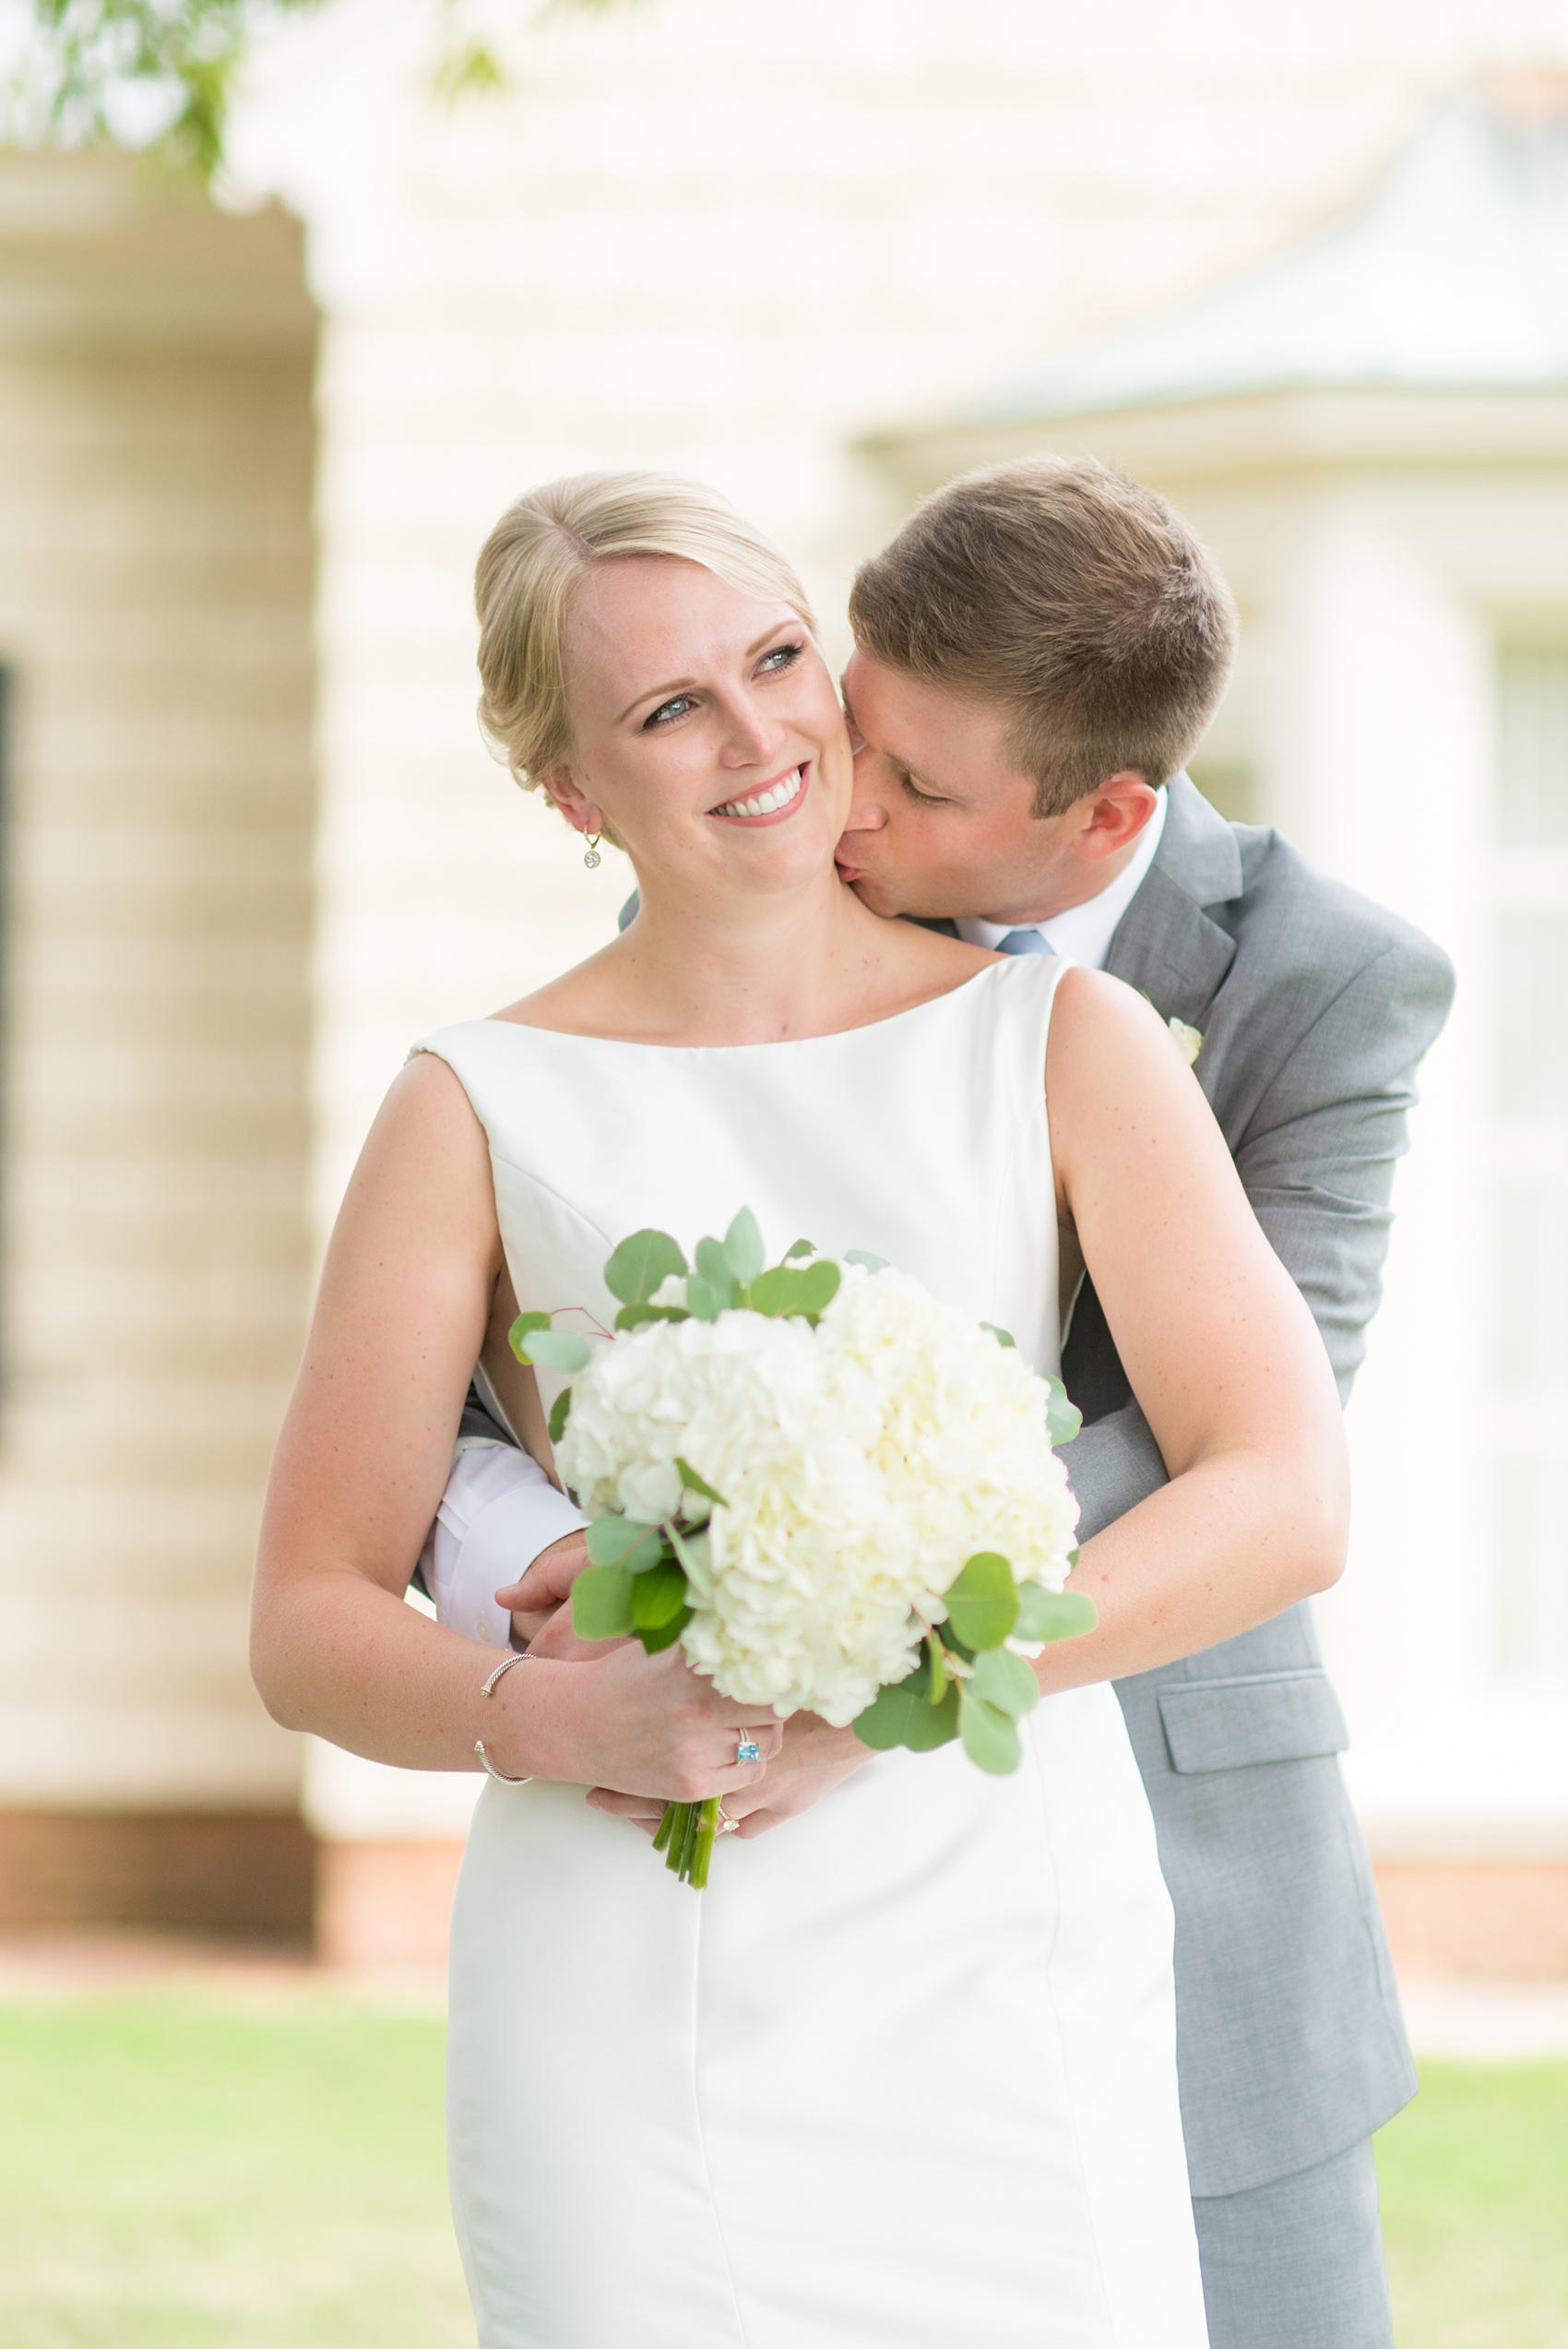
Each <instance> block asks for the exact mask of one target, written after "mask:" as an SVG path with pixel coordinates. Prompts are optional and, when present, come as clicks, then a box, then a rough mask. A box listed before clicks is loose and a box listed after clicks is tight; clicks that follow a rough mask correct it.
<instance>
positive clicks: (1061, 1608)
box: [1016, 1582, 1099, 1640]
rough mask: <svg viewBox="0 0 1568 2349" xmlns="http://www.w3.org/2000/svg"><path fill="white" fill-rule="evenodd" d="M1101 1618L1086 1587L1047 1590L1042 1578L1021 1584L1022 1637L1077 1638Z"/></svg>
mask: <svg viewBox="0 0 1568 2349" xmlns="http://www.w3.org/2000/svg"><path fill="white" fill-rule="evenodd" d="M1098 1622H1099V1616H1098V1615H1097V1614H1096V1612H1095V1604H1094V1601H1093V1600H1092V1599H1091V1598H1088V1597H1087V1596H1086V1594H1085V1593H1084V1592H1082V1591H1043V1590H1041V1588H1040V1586H1039V1583H1038V1582H1025V1583H1022V1584H1020V1586H1019V1590H1018V1620H1017V1624H1016V1636H1017V1637H1018V1638H1019V1639H1020V1640H1077V1639H1081V1638H1082V1637H1083V1634H1084V1633H1085V1632H1086V1631H1092V1630H1093V1629H1094V1628H1095V1625H1096V1624H1097V1623H1098Z"/></svg>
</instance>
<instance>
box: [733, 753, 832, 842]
mask: <svg viewBox="0 0 1568 2349" xmlns="http://www.w3.org/2000/svg"><path fill="white" fill-rule="evenodd" d="M811 770H812V762H811V760H810V759H809V758H804V759H802V761H801V762H800V764H799V765H798V766H795V767H787V768H786V769H784V772H783V773H782V774H781V775H775V776H774V777H773V778H772V780H771V781H768V782H766V783H759V784H758V785H757V787H756V789H755V790H754V791H749V792H744V793H742V794H741V796H740V797H739V798H737V799H727V800H721V801H720V802H719V805H717V806H714V807H710V808H709V809H708V811H707V812H708V814H709V815H710V816H712V817H715V818H716V819H717V820H718V821H719V823H721V824H743V825H745V826H746V827H747V829H754V828H755V827H756V826H758V825H762V824H784V823H788V821H789V819H790V817H791V816H793V815H795V814H797V813H798V811H799V809H800V806H801V804H802V801H803V800H804V798H805V795H806V787H807V785H808V783H809V781H810V780H811Z"/></svg>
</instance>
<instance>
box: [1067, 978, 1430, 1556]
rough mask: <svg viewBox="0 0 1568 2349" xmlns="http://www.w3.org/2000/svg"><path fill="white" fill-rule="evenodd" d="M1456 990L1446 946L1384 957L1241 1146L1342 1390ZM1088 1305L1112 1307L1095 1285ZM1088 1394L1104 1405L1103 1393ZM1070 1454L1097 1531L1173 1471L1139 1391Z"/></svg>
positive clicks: (1271, 1092) (1246, 1179) (1276, 1081)
mask: <svg viewBox="0 0 1568 2349" xmlns="http://www.w3.org/2000/svg"><path fill="white" fill-rule="evenodd" d="M1453 993H1454V976H1453V971H1452V968H1451V966H1450V964H1449V962H1448V960H1447V958H1446V956H1445V955H1443V953H1441V952H1440V950H1439V949H1438V948H1436V947H1433V946H1431V945H1429V944H1428V942H1427V941H1426V940H1424V939H1420V940H1417V939H1414V938H1409V939H1407V940H1401V941H1399V942H1396V943H1395V944H1393V945H1391V946H1389V947H1388V948H1386V949H1385V950H1384V952H1383V953H1381V954H1379V955H1377V956H1375V957H1374V958H1373V959H1372V960H1371V961H1370V962H1368V963H1367V964H1366V965H1365V966H1364V967H1363V968H1362V969H1361V970H1360V971H1359V972H1357V973H1356V975H1355V976H1354V978H1352V979H1351V980H1350V981H1349V982H1348V984H1347V985H1346V986H1345V987H1344V988H1342V989H1341V991H1340V992H1339V994H1338V995H1336V996H1335V997H1334V999H1333V1001H1332V1002H1331V1003H1329V1004H1328V1005H1327V1007H1326V1008H1324V1011H1323V1012H1322V1013H1320V1015H1319V1017H1318V1018H1317V1019H1315V1020H1314V1021H1313V1025H1312V1026H1311V1028H1309V1029H1308V1031H1306V1033H1305V1034H1304V1035H1303V1036H1301V1038H1300V1040H1299V1041H1298V1042H1297V1043H1295V1044H1294V1045H1293V1047H1292V1049H1291V1050H1290V1052H1289V1055H1287V1057H1286V1059H1285V1060H1284V1061H1283V1062H1282V1064H1281V1065H1280V1067H1279V1068H1278V1069H1277V1071H1276V1073H1275V1075H1274V1077H1273V1079H1271V1080H1270V1082H1269V1084H1268V1087H1267V1089H1266V1091H1265V1093H1264V1094H1263V1096H1262V1098H1261V1100H1260V1101H1259V1103H1258V1104H1257V1107H1256V1109H1255V1110H1254V1112H1253V1115H1252V1117H1251V1119H1250V1120H1249V1122H1248V1125H1247V1129H1246V1132H1245V1134H1244V1135H1243V1137H1242V1139H1241V1144H1240V1145H1239V1147H1238V1148H1237V1151H1236V1153H1235V1155H1236V1165H1237V1168H1238V1171H1239V1172H1240V1174H1241V1180H1242V1183H1243V1184H1244V1185H1245V1186H1246V1191H1247V1196H1248V1198H1250V1199H1251V1201H1252V1203H1253V1212H1254V1214H1255V1215H1256V1216H1257V1219H1258V1222H1260V1223H1261V1224H1262V1226H1263V1228H1264V1231H1265V1233H1266V1234H1267V1236H1268V1239H1269V1242H1270V1245H1271V1246H1273V1248H1274V1251H1275V1253H1276V1255H1277V1257H1278V1258H1279V1259H1280V1261H1281V1263H1282V1264H1283V1265H1284V1266H1285V1269H1286V1270H1287V1271H1288V1272H1289V1274H1290V1276H1291V1278H1292V1280H1293V1281H1294V1282H1296V1285H1297V1287H1298V1288H1299V1289H1300V1290H1301V1294H1302V1295H1303V1296H1304V1297H1305V1298H1306V1301H1307V1303H1308V1305H1309V1306H1311V1308H1312V1312H1313V1318H1314V1319H1315V1321H1316V1322H1317V1326H1318V1329H1319V1330H1320V1331H1321V1332H1322V1334H1323V1341H1324V1346H1325V1347H1326V1349H1327V1352H1328V1358H1329V1361H1330V1363H1331V1364H1332V1365H1333V1368H1334V1375H1335V1377H1336V1380H1337V1382H1338V1386H1339V1393H1340V1399H1341V1401H1345V1400H1346V1399H1348V1395H1349V1392H1350V1387H1351V1382H1352V1381H1353V1379H1354V1377H1355V1375H1356V1372H1357V1371H1358V1370H1359V1369H1360V1365H1361V1362H1362V1360H1363V1358H1364V1356H1365V1353H1366V1332H1367V1325H1368V1323H1369V1322H1370V1321H1371V1320H1372V1315H1373V1314H1374V1313H1375V1312H1376V1310H1377V1306H1378V1302H1379V1298H1380V1296H1381V1294H1382V1282H1383V1266H1384V1258H1385V1257H1386V1255H1387V1252H1388V1234H1389V1227H1390V1224H1391V1222H1392V1221H1393V1218H1392V1214H1391V1211H1390V1208H1389V1198H1390V1193H1391V1189H1392V1186H1393V1180H1394V1164H1395V1161H1396V1159H1397V1158H1399V1157H1400V1156H1401V1155H1402V1154H1403V1152H1404V1151H1405V1149H1406V1147H1407V1139H1406V1127H1407V1121H1408V1115H1409V1111H1410V1107H1411V1104H1412V1103H1413V1102H1414V1101H1415V1098H1416V1091H1415V1074H1416V1067H1417V1065H1418V1063H1419V1062H1420V1058H1421V1056H1422V1055H1423V1054H1424V1053H1425V1052H1426V1050H1427V1048H1428V1046H1429V1045H1430V1044H1431V1042H1432V1040H1433V1039H1434V1037H1435V1036H1436V1035H1437V1033H1438V1031H1439V1030H1440V1029H1441V1028H1442V1026H1443V1020H1444V1019H1446V1018H1447V1016H1448V1007H1449V1004H1450V1003H1451V1001H1452V1000H1453ZM1078 1310H1079V1312H1080V1313H1084V1312H1086V1311H1087V1313H1089V1314H1093V1315H1098V1314H1099V1299H1098V1298H1097V1297H1096V1296H1095V1295H1094V1294H1093V1291H1092V1289H1090V1288H1088V1287H1087V1286H1086V1289H1085V1293H1084V1295H1083V1297H1082V1299H1081V1300H1080V1304H1079V1308H1078ZM1103 1342H1104V1344H1105V1347H1106V1350H1107V1352H1109V1341H1103ZM1122 1391H1123V1393H1125V1384H1124V1382H1123V1386H1122ZM1076 1399H1077V1400H1079V1401H1084V1402H1085V1403H1086V1404H1087V1407H1088V1408H1089V1409H1091V1410H1092V1409H1093V1408H1094V1404H1093V1400H1092V1398H1090V1397H1087V1396H1083V1397H1079V1398H1076ZM1064 1457H1065V1461H1066V1465H1067V1468H1068V1471H1069V1473H1070V1474H1071V1477H1072V1482H1073V1490H1074V1492H1075V1494H1076V1496H1077V1498H1078V1502H1079V1506H1080V1508H1081V1510H1082V1517H1081V1520H1080V1531H1081V1533H1082V1537H1083V1538H1084V1539H1085V1540H1086V1541H1087V1539H1088V1537H1089V1536H1090V1535H1091V1534H1094V1533H1098V1532H1101V1531H1102V1530H1103V1528H1104V1527H1105V1526H1107V1525H1110V1524H1112V1523H1114V1521H1115V1520H1116V1519H1117V1518H1119V1517H1123V1516H1125V1514H1126V1512H1127V1511H1128V1509H1130V1508H1135V1507H1136V1505H1137V1503H1138V1502H1139V1501H1142V1500H1146V1498H1147V1497H1148V1496H1149V1494H1150V1493H1152V1492H1155V1491H1157V1490H1158V1487H1159V1486H1160V1485H1163V1484H1164V1483H1165V1481H1166V1476H1165V1464H1164V1462H1163V1461H1162V1460H1161V1459H1160V1456H1159V1448H1158V1445H1157V1444H1156V1442H1155V1440H1154V1437H1153V1436H1152V1435H1151V1434H1150V1432H1149V1427H1148V1424H1147V1422H1146V1420H1145V1418H1144V1415H1143V1413H1142V1412H1141V1411H1140V1410H1139V1409H1138V1406H1137V1404H1136V1403H1135V1402H1126V1403H1124V1404H1123V1405H1122V1407H1121V1408H1120V1409H1117V1410H1114V1411H1111V1412H1109V1413H1107V1414H1106V1416H1104V1417H1103V1418H1099V1419H1098V1420H1096V1421H1095V1422H1094V1424H1093V1425H1090V1426H1087V1427H1085V1428H1084V1430H1083V1432H1082V1434H1081V1435H1079V1436H1078V1437H1077V1438H1076V1440H1075V1442H1074V1443H1073V1444H1072V1446H1071V1447H1070V1448H1069V1449H1068V1451H1067V1452H1066V1454H1065V1456H1064Z"/></svg>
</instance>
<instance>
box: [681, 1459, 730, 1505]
mask: <svg viewBox="0 0 1568 2349" xmlns="http://www.w3.org/2000/svg"><path fill="white" fill-rule="evenodd" d="M675 1465H676V1467H677V1468H678V1469H679V1470H680V1472H681V1482H682V1484H683V1485H684V1486H685V1488H686V1490H687V1492H688V1493H700V1494H701V1495H702V1496H703V1498H704V1500H705V1501H713V1502H715V1503H716V1504H717V1506H718V1507H719V1508H723V1507H724V1505H725V1503H724V1496H723V1494H722V1493H716V1492H715V1491H714V1489H713V1487H712V1485H710V1484H709V1483H708V1481H707V1478H706V1477H705V1476H699V1475H698V1474H697V1473H696V1470H695V1468H694V1467H693V1466H692V1463H691V1461H689V1460H683V1459H682V1458H681V1455H680V1453H679V1452H677V1453H676V1455H675Z"/></svg>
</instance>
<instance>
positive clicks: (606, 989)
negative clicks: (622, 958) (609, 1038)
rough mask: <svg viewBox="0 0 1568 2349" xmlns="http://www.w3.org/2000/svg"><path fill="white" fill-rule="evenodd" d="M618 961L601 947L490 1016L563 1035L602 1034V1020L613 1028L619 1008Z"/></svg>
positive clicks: (516, 1025)
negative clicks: (567, 969) (584, 960)
mask: <svg viewBox="0 0 1568 2349" xmlns="http://www.w3.org/2000/svg"><path fill="white" fill-rule="evenodd" d="M618 960H619V957H618V956H617V955H616V953H615V950H614V948H612V947H601V948H600V951H599V952H598V953H597V954H590V955H589V956H588V960H587V961H586V962H578V963H575V964H574V965H573V967H572V969H571V970H570V971H563V972H561V974H560V976H559V978H555V979H549V980H547V981H546V982H545V984H544V985H543V986H542V987H536V988H535V989H534V990H533V993H532V994H531V995H526V996H518V998H517V1002H516V1003H509V1004H507V1005H506V1007H505V1009H504V1010H501V1011H493V1012H492V1013H491V1015H490V1017H491V1018H492V1019H505V1020H509V1021H510V1022H511V1023H512V1025H513V1026H514V1027H518V1028H551V1029H554V1030H555V1031H557V1032H558V1033H560V1034H563V1035H595V1034H600V1033H602V1032H604V1031H605V1023H606V1021H607V1020H608V1021H609V1022H610V1024H611V1026H612V1027H613V1026H614V1025H615V1024H616V1020H617V1017H618V1015H620V1014H621V1013H622V1011H623V1004H622V1001H621V996H622V992H623V991H622V989H621V988H620V986H619V985H618V984H617V980H616V974H615V965H616V963H617V961H618Z"/></svg>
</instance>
